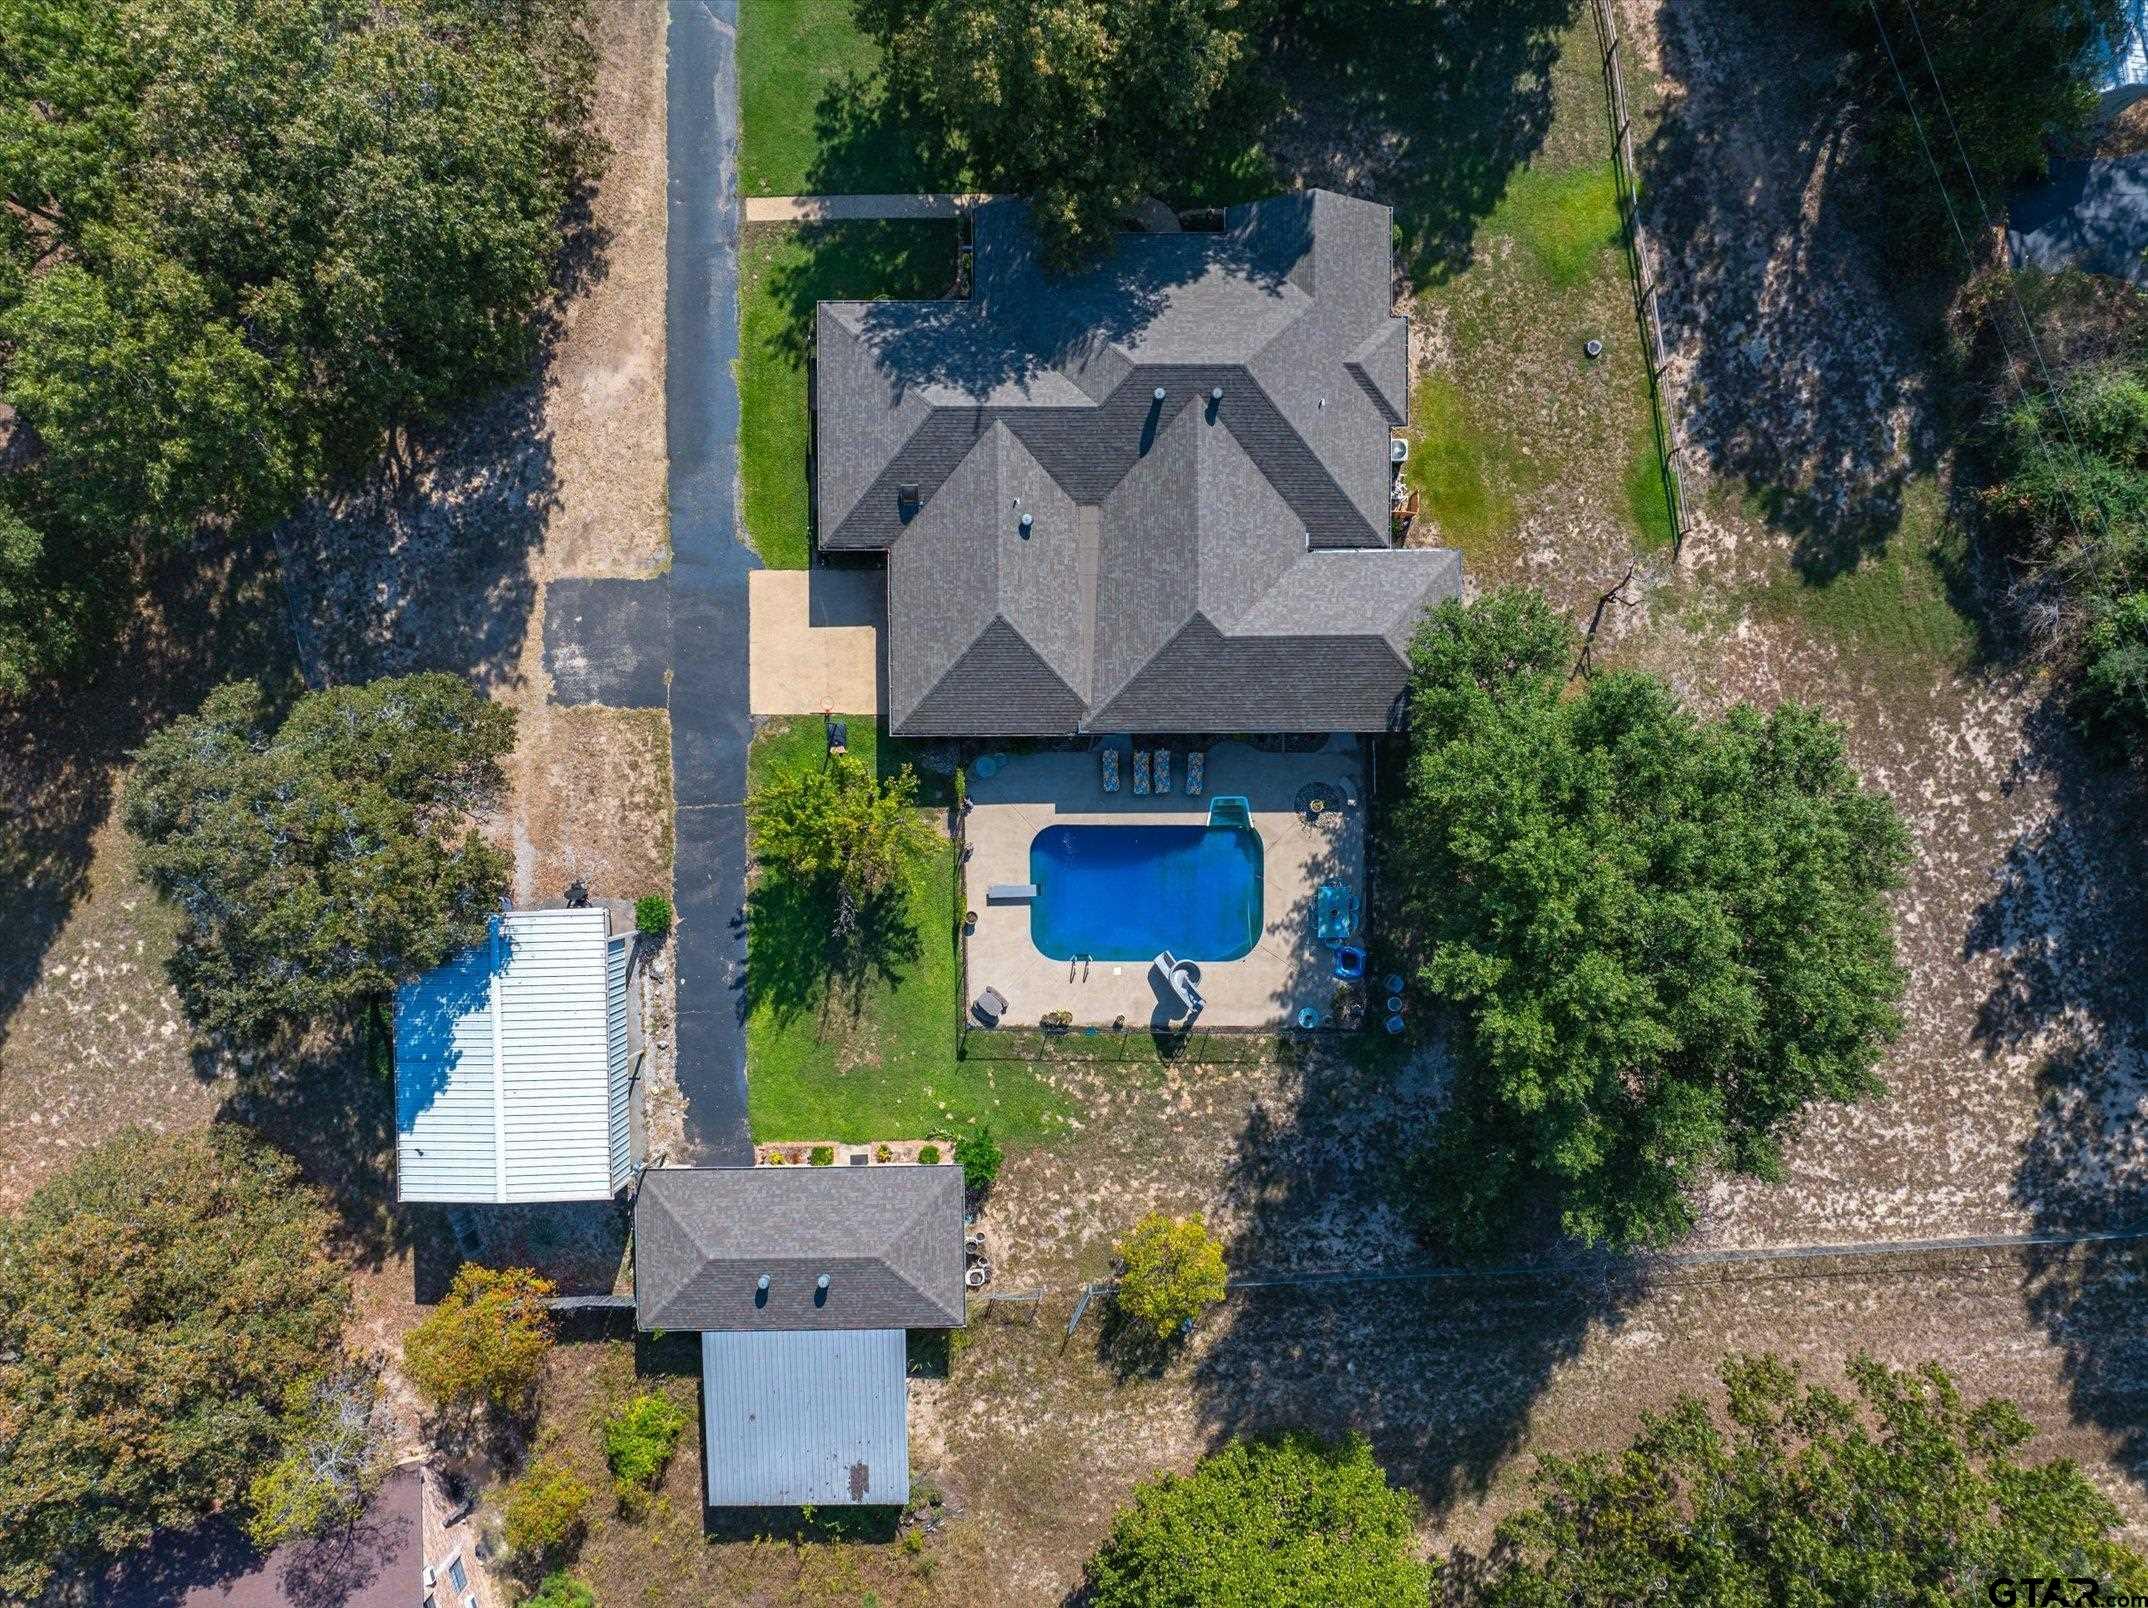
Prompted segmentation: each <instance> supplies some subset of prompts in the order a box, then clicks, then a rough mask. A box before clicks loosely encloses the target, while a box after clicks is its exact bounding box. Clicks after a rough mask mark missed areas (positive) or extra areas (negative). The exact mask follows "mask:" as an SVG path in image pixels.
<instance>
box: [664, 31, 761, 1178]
mask: <svg viewBox="0 0 2148 1608" xmlns="http://www.w3.org/2000/svg"><path fill="white" fill-rule="evenodd" d="M737 44H738V3H737V0H672V4H671V30H670V67H669V73H668V78H667V87H666V97H667V99H666V115H667V117H668V126H669V136H668V138H669V146H670V148H669V152H668V158H667V160H668V165H669V178H670V192H671V193H670V202H669V207H668V211H667V225H668V237H667V241H668V243H667V245H666V256H667V263H666V282H665V298H664V301H665V314H664V325H665V344H666V351H667V356H666V362H665V385H664V400H665V409H666V416H667V438H668V439H667V446H668V450H669V454H670V459H671V575H670V590H671V623H672V667H671V668H672V675H671V700H670V701H671V783H672V796H673V799H674V801H675V804H676V808H677V811H678V819H677V827H678V830H677V834H676V854H675V860H674V881H675V884H676V891H677V901H678V912H679V927H678V931H677V935H676V937H675V939H674V944H675V946H676V951H677V965H678V972H679V1017H678V1041H677V1042H678V1079H679V1089H680V1092H681V1093H682V1094H684V1095H685V1097H686V1136H687V1140H688V1142H689V1143H690V1144H691V1145H692V1146H693V1147H694V1149H695V1151H696V1153H697V1154H696V1159H697V1160H698V1161H700V1162H702V1163H704V1164H732V1163H744V1162H750V1161H751V1160H752V1159H753V1142H752V1136H751V1133H750V1130H749V1129H748V1127H747V1124H746V1031H745V1023H744V1010H743V1006H744V1001H745V986H744V985H745V971H746V922H745V904H746V820H745V798H746V748H747V745H748V744H749V743H750V742H751V740H752V737H753V720H752V717H751V715H750V714H749V713H748V712H747V704H746V697H747V637H746V630H747V627H746V618H747V614H746V576H747V574H748V573H749V572H750V571H752V570H755V569H758V568H759V567H760V562H759V560H758V559H756V558H755V557H754V555H753V553H752V551H751V550H750V549H748V548H747V547H746V545H745V544H744V543H743V542H742V541H740V540H739V533H738V386H737V382H736V380H735V378H734V376H733V370H732V365H733V363H734V362H735V361H736V360H737V358H738V242H739V204H738V60H737Z"/></svg>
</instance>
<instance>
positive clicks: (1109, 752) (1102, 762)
mask: <svg viewBox="0 0 2148 1608" xmlns="http://www.w3.org/2000/svg"><path fill="white" fill-rule="evenodd" d="M1096 762H1097V765H1098V767H1099V774H1100V775H1101V776H1102V778H1103V782H1104V791H1105V792H1107V793H1116V792H1117V791H1118V790H1119V751H1118V750H1117V749H1116V748H1102V749H1099V750H1097V760H1096Z"/></svg>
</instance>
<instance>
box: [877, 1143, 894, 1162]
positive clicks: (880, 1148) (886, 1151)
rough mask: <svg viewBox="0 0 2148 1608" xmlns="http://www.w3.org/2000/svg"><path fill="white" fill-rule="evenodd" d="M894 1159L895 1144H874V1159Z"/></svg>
mask: <svg viewBox="0 0 2148 1608" xmlns="http://www.w3.org/2000/svg"><path fill="white" fill-rule="evenodd" d="M894 1159H895V1147H894V1146H893V1145H886V1144H882V1145H875V1146H873V1160H875V1161H893V1160H894Z"/></svg>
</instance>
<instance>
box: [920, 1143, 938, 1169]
mask: <svg viewBox="0 0 2148 1608" xmlns="http://www.w3.org/2000/svg"><path fill="white" fill-rule="evenodd" d="M917 1159H918V1164H919V1165H920V1166H924V1167H937V1166H939V1164H940V1147H939V1146H938V1145H919V1146H918V1147H917Z"/></svg>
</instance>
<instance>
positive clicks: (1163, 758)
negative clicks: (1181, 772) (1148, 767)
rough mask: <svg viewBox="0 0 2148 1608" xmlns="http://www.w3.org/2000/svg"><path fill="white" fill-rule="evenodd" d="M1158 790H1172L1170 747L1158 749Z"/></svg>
mask: <svg viewBox="0 0 2148 1608" xmlns="http://www.w3.org/2000/svg"><path fill="white" fill-rule="evenodd" d="M1156 791H1157V792H1159V793H1168V792H1170V791H1171V750H1170V749H1168V748H1159V749H1157V750H1156Z"/></svg>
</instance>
